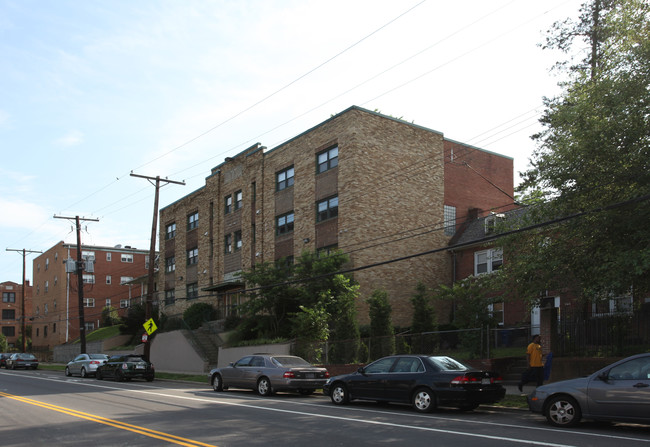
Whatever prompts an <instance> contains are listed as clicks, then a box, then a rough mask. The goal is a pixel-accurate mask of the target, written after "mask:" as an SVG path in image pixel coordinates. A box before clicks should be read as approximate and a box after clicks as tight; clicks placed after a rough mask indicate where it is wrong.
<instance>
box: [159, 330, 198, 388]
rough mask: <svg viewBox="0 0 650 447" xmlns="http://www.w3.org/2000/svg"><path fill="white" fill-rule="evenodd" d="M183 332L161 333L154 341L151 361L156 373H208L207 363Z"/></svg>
mask: <svg viewBox="0 0 650 447" xmlns="http://www.w3.org/2000/svg"><path fill="white" fill-rule="evenodd" d="M183 332H184V331H172V332H161V333H160V334H158V335H156V337H155V338H154V339H153V341H152V343H151V351H150V354H151V359H150V360H151V363H153V364H154V367H155V368H156V371H164V372H170V373H181V374H204V373H206V372H207V371H206V368H207V362H205V361H204V360H203V359H202V358H201V356H200V355H199V354H197V352H196V350H195V349H194V347H193V346H192V345H191V344H190V343H189V341H188V340H187V338H186V337H185V335H184V333H183ZM206 380H207V379H206Z"/></svg>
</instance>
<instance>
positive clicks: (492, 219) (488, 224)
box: [484, 213, 506, 234]
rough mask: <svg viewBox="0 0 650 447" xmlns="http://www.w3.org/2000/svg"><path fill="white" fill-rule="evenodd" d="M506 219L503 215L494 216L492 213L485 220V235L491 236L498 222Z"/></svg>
mask: <svg viewBox="0 0 650 447" xmlns="http://www.w3.org/2000/svg"><path fill="white" fill-rule="evenodd" d="M505 218H506V216H505V214H495V213H492V214H490V215H489V216H487V217H486V218H485V221H484V224H485V234H492V233H494V232H495V231H496V227H497V225H499V222H500V221H503V220H504V219H505Z"/></svg>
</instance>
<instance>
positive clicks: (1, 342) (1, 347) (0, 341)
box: [0, 334, 9, 352]
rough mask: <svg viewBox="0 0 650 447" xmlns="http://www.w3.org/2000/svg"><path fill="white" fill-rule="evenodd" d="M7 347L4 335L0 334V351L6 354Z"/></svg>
mask: <svg viewBox="0 0 650 447" xmlns="http://www.w3.org/2000/svg"><path fill="white" fill-rule="evenodd" d="M8 347H9V345H8V344H7V337H5V336H4V334H0V351H2V352H7V348H8Z"/></svg>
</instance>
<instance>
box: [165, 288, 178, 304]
mask: <svg viewBox="0 0 650 447" xmlns="http://www.w3.org/2000/svg"><path fill="white" fill-rule="evenodd" d="M175 302H176V292H175V291H174V289H172V290H165V305H167V306H169V305H170V304H174V303H175Z"/></svg>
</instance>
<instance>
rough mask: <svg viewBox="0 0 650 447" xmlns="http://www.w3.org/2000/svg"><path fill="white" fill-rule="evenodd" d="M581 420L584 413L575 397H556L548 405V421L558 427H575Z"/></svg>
mask: <svg viewBox="0 0 650 447" xmlns="http://www.w3.org/2000/svg"><path fill="white" fill-rule="evenodd" d="M580 418H582V411H580V405H578V402H576V400H575V399H574V398H573V397H569V396H555V397H552V398H551V399H550V400H549V402H548V404H547V405H546V419H547V420H548V422H550V423H551V425H554V426H556V427H573V426H574V425H576V424H577V423H578V422H580Z"/></svg>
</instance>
